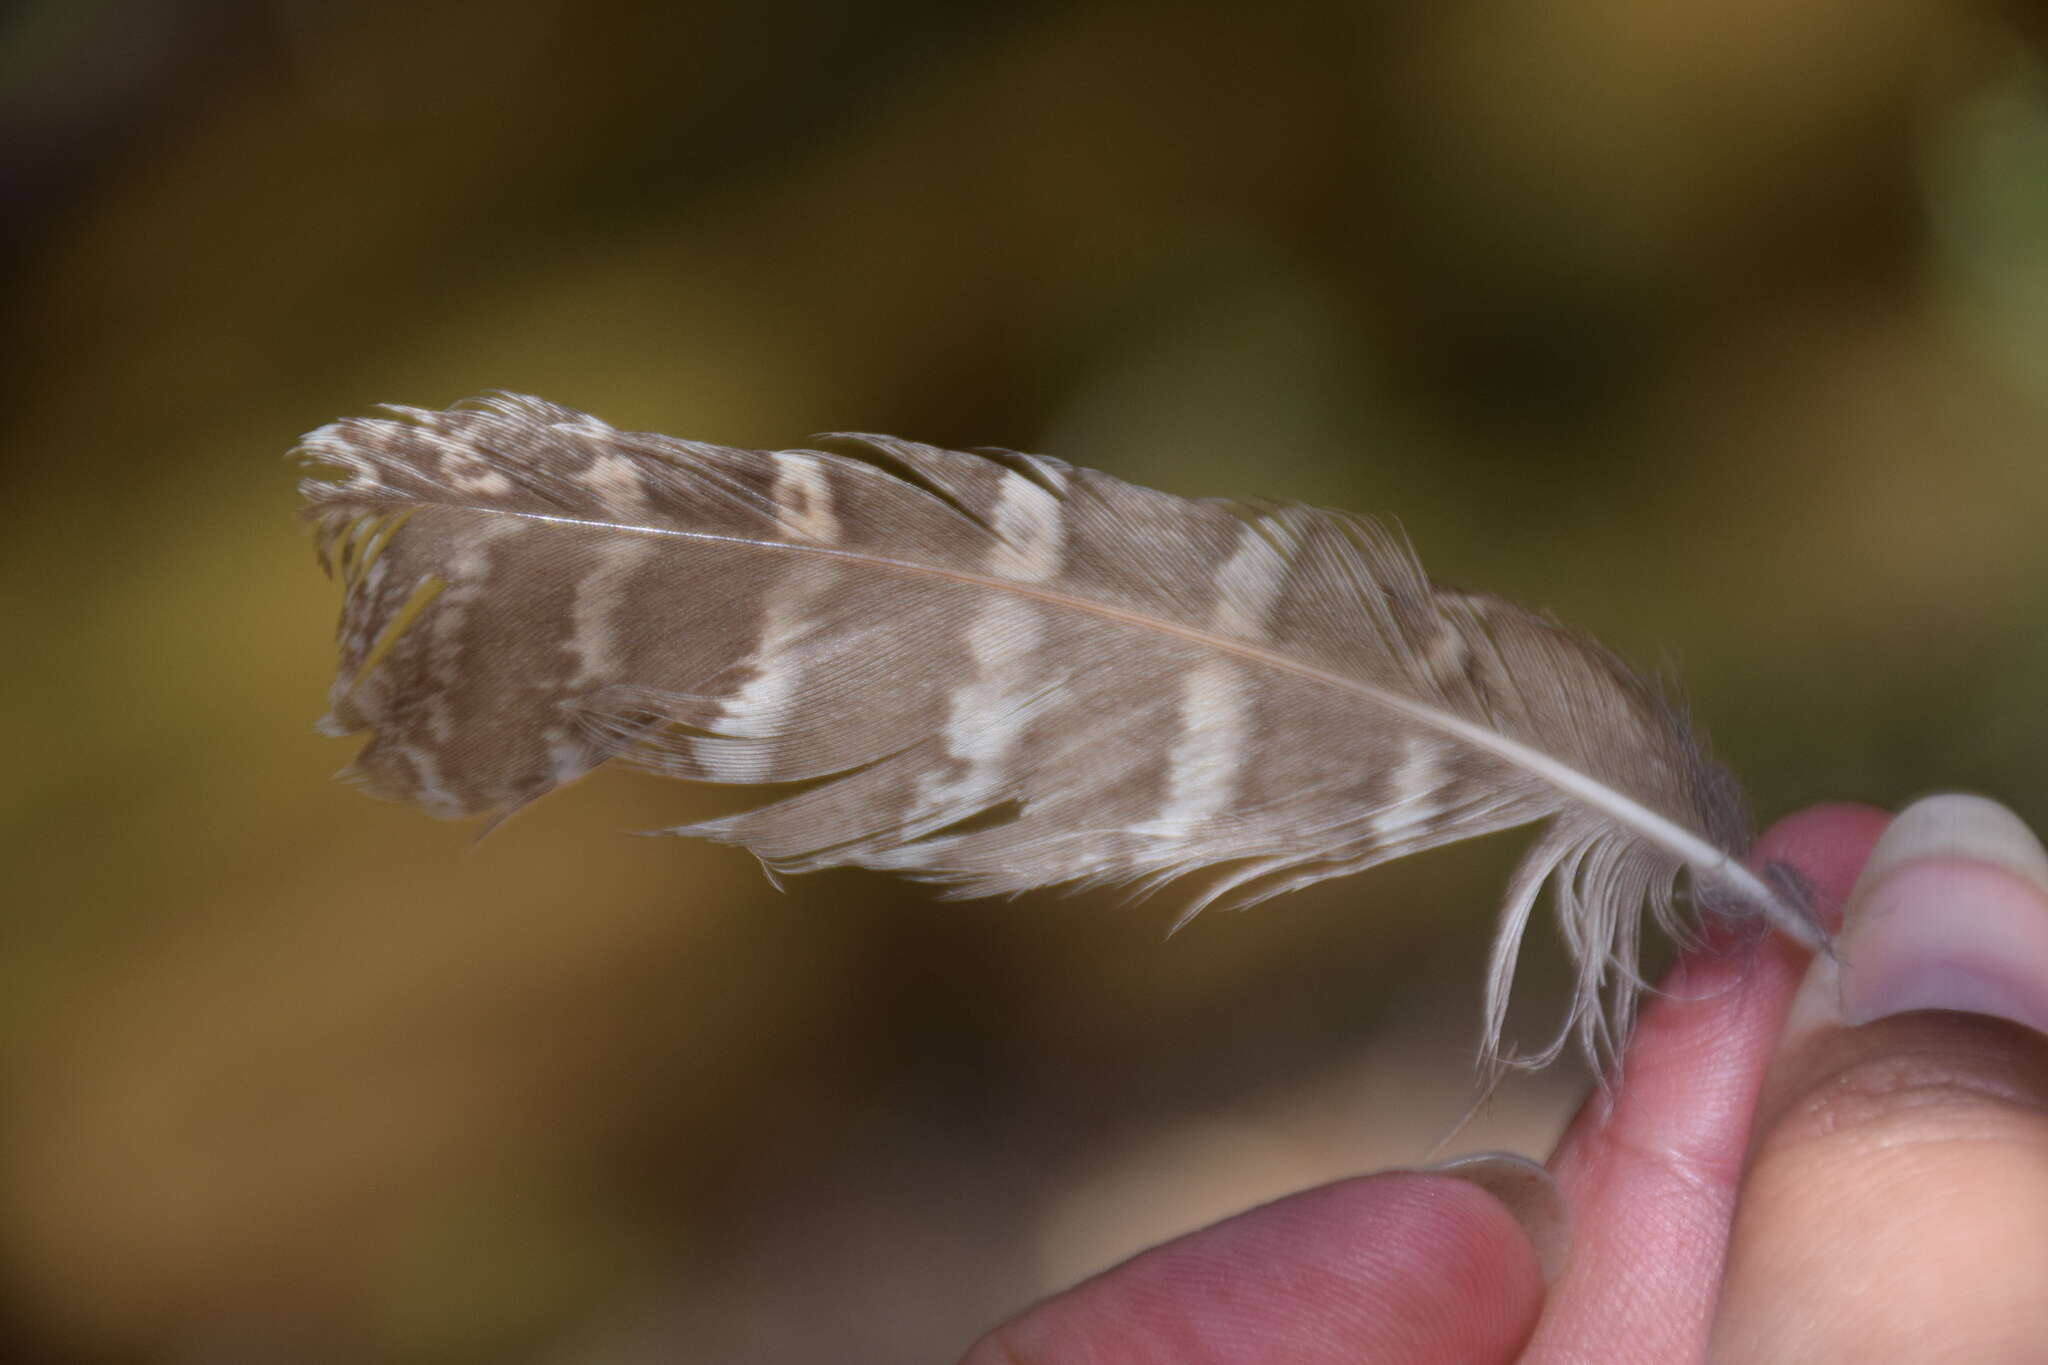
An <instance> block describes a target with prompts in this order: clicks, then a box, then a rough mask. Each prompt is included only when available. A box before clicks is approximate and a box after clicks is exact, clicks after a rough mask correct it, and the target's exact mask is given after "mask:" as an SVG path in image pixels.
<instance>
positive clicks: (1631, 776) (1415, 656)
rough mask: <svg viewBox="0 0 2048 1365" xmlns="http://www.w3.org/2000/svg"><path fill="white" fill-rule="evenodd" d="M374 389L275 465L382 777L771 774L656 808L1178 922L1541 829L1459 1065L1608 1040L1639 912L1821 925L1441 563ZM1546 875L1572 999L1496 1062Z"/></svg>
mask: <svg viewBox="0 0 2048 1365" xmlns="http://www.w3.org/2000/svg"><path fill="white" fill-rule="evenodd" d="M388 412H389V414H390V415H389V416H385V417H377V418H356V419H350V420H346V421H341V422H337V423H334V424H332V425H330V426H326V427H323V428H321V429H319V430H318V431H315V432H313V433H311V434H310V435H308V436H307V437H306V438H305V439H304V442H303V444H302V445H301V446H300V447H299V450H298V452H297V453H298V455H299V456H300V458H301V459H302V460H303V461H304V462H305V463H306V464H307V465H308V466H310V467H312V468H313V469H314V470H315V471H317V475H316V476H313V477H308V478H307V479H306V481H305V482H304V484H303V485H302V488H303V492H304V494H305V497H306V499H307V501H308V503H309V505H310V516H311V518H312V519H313V521H314V523H315V525H316V528H317V537H318V543H319V547H320V552H321V555H322V559H323V562H325V563H326V564H327V565H328V566H329V567H330V569H331V570H332V571H334V572H335V573H337V574H338V576H339V577H340V579H341V580H342V582H343V584H344V585H345V601H344V606H343V609H342V616H341V623H340V629H339V639H340V654H341V660H340V668H339V670H338V672H337V675H336V678H335V681H334V685H333V689H332V693H331V699H330V712H329V714H328V716H327V717H326V719H325V720H324V721H323V722H322V728H323V729H324V730H326V731H327V732H329V733H332V734H337V735H341V734H353V733H357V732H368V735H369V740H368V743H367V744H366V745H365V746H364V748H363V749H362V751H361V753H360V754H359V755H358V756H357V758H356V760H355V763H354V765H353V767H352V769H351V770H350V773H351V775H352V776H354V777H355V778H357V779H358V780H360V781H361V782H362V783H363V784H364V785H365V786H367V787H368V788H369V789H370V790H371V791H373V792H375V793H377V794H380V795H384V796H388V797H393V798H399V799H404V800H409V801H413V802H416V803H418V804H420V805H422V806H424V807H425V808H427V809H428V810H429V811H431V812H433V813H434V814H436V815H441V816H450V817H454V816H469V815H492V816H498V817H502V816H503V815H505V814H507V813H509V812H511V811H512V810H515V809H517V808H519V807H521V806H523V805H525V804H526V803H527V802H530V801H532V800H534V799H535V798H536V797H539V796H542V795H545V794H546V793H547V792H549V791H552V790H553V789H554V788H556V787H559V786H561V785H562V784H564V783H566V782H570V781H573V780H574V779H576V778H577V777H580V776H581V775H583V774H584V773H586V772H588V771H590V770H591V769H592V768H594V767H596V766H597V765H599V764H601V763H605V762H608V761H614V760H615V761H618V762H622V763H626V764H630V765H633V766H635V767H639V768H644V769H647V770H649V771H652V772H655V773H659V774H662V775H665V776H668V777H674V778H680V779H684V780H687V781H693V782H711V783H730V784H743V785H766V784H773V785H776V786H778V787H786V784H795V785H794V789H793V790H792V789H785V790H784V791H783V792H782V793H781V794H780V795H778V796H777V797H776V798H775V799H772V800H769V801H767V802H766V803H765V804H761V805H758V806H757V807H755V808H753V809H748V810H745V811H742V812H741V813H739V814H735V815H730V816H727V817H725V818H721V819H714V820H708V821H703V822H700V823H696V824H691V825H685V826H681V827H679V828H677V829H675V830H673V831H670V832H673V833H676V834H685V835H695V836H699V837H703V838H708V839H712V840H716V841H718V842H720V843H726V844H735V845H740V846H742V847H745V848H747V849H749V850H751V851H752V853H753V854H754V855H755V856H756V857H757V858H759V859H760V861H761V862H762V863H763V864H764V865H765V866H766V867H767V868H768V869H769V871H770V873H771V875H779V874H789V873H801V872H809V871H813V870H816V869H820V868H828V867H862V868H874V869H879V870H883V871H887V872H893V873H897V874H901V875H904V876H907V877H912V878H915V879H917V880H919V881H924V882H930V883H936V884H937V885H939V886H940V887H942V888H943V889H944V892H945V894H947V895H950V896H958V897H973V896H1002V895H1012V894H1015V893H1018V892H1022V891H1026V890H1029V889H1032V888H1036V887H1059V888H1068V889H1086V888H1097V887H1121V888H1125V889H1127V890H1129V891H1131V892H1133V893H1137V894H1144V893H1150V892H1156V891H1160V890H1162V889H1164V888H1166V887H1168V886H1169V885H1172V886H1175V887H1176V888H1177V889H1179V891H1180V894H1181V896H1182V897H1183V899H1182V902H1181V904H1182V915H1181V919H1182V921H1183V922H1184V921H1185V920H1186V919H1188V918H1190V917H1192V916H1193V915H1195V914H1196V913H1197V912H1199V911H1200V910H1202V909H1203V908H1204V907H1209V906H1218V907H1233V908H1242V907H1245V906H1249V905H1253V904H1255V903H1257V902H1259V901H1263V900H1265V899H1267V898H1269V897H1272V896H1276V895H1280V894H1282V893H1285V892H1288V891H1292V890H1295V889H1297V888H1299V887H1303V886H1307V885H1309V884H1310V883H1313V882H1317V881H1321V880H1323V879H1325V878H1328V877H1336V876H1343V875H1346V874H1348V873H1352V872H1357V871H1360V870H1362V869H1364V868H1368V867H1371V866H1373V865H1375V864H1377V863H1383V862H1386V861H1388V860H1389V859H1394V858H1399V857H1402V856H1404V855H1407V854H1410V853H1416V852H1419V851H1421V850H1424V849H1428V848H1434V847H1437V846H1439V845H1442V844H1448V843H1452V842H1455V841H1458V840H1462V839H1469V838H1472V837H1474V836H1477V835H1482V834H1487V833H1490V832H1493V831H1496V830H1502V829H1506V828H1509V827H1512V826H1519V825H1525V824H1532V823H1537V822H1541V824H1542V829H1541V831H1540V833H1538V835H1537V836H1536V838H1535V839H1534V841H1533V843H1532V844H1531V846H1530V847H1529V849H1528V851H1527V853H1526V854H1525V855H1524V857H1523V859H1522V861H1521V864H1520V866H1519V867H1518V868H1517V870H1516V871H1515V873H1514V874H1513V876H1512V877H1511V879H1510V881H1509V884H1508V887H1507V891H1506V896H1505V901H1504V904H1503V906H1502V908H1501V911H1500V921H1499V929H1498V937H1497V940H1496V944H1495V947H1494V950H1493V954H1492V960H1491V965H1490V969H1489V972H1488V976H1487V991H1486V1006H1485V1023H1484V1032H1483V1043H1482V1055H1483V1056H1484V1057H1485V1058H1486V1059H1487V1060H1489V1061H1491V1062H1494V1063H1506V1064H1514V1065H1540V1064H1543V1063H1546V1062H1549V1061H1551V1060H1553V1059H1555V1058H1556V1057H1557V1056H1558V1054H1559V1053H1560V1052H1561V1051H1562V1050H1563V1049H1564V1048H1565V1047H1566V1046H1568V1045H1569V1044H1570V1042H1571V1041H1572V1040H1573V1039H1574V1038H1576V1039H1577V1041H1578V1043H1579V1045H1580V1046H1581V1048H1582V1049H1583V1050H1584V1052H1585V1053H1586V1054H1587V1056H1588V1057H1589V1058H1590V1059H1592V1060H1593V1061H1594V1062H1595V1063H1596V1064H1600V1063H1602V1062H1604V1061H1606V1060H1608V1059H1610V1058H1611V1057H1612V1056H1613V1055H1614V1054H1615V1053H1616V1052H1617V1050H1618V1048H1619V1046H1620V1044H1621V1042H1622V1041H1623V1040H1624V1039H1625V1037H1626V1034H1627V1030H1628V1026H1629V1022H1630V1019H1631V1017H1632V1011H1633V1008H1634V1003H1635V1000H1636V997H1637V994H1638V991H1639V989H1640V988H1641V985H1642V982H1641V980H1640V977H1639V975H1638V968H1637V962H1638V953H1639V947H1640V943H1639V937H1640V925H1641V923H1642V921H1643V918H1644V911H1645V909H1647V911H1648V914H1649V917H1650V919H1651V920H1653V921H1654V922H1655V923H1656V924H1657V925H1659V926H1660V927H1661V928H1663V929H1664V930H1666V931H1667V932H1670V933H1673V934H1679V935H1683V934H1684V933H1685V932H1686V931H1687V929H1688V926H1689V925H1690V923H1691V919H1690V917H1689V916H1688V914H1687V907H1688V904H1690V905H1691V906H1693V907H1698V906H1701V905H1704V906H1707V907H1710V908H1711V909H1713V910H1714V911H1716V912H1718V913H1723V914H1730V915H1750V916H1754V917H1758V918H1761V919H1762V920H1764V921H1766V922H1768V923H1769V924H1770V925H1772V926H1773V927H1775V928H1776V929H1778V930H1780V931H1782V932H1783V933H1785V934H1787V935H1789V936H1790V937H1792V938H1794V939H1796V940H1798V941H1799V942H1801V943H1804V944H1806V945H1808V946H1812V947H1819V946H1821V945H1822V944H1823V942H1824V939H1823V936H1822V934H1821V932H1820V931H1819V930H1818V929H1817V928H1816V927H1815V924H1814V922H1813V919H1812V917H1811V916H1810V914H1808V913H1807V911H1806V908H1805V906H1804V905H1803V904H1801V903H1800V901H1799V899H1798V897H1797V896H1795V895H1790V894H1788V893H1787V892H1786V891H1784V890H1783V889H1781V888H1779V887H1775V886H1773V885H1771V884H1769V883H1767V882H1766V881H1765V880H1763V879H1761V878H1759V877H1757V876H1756V875H1754V874H1753V873H1751V872H1750V871H1749V869H1748V868H1747V867H1745V866H1744V864H1743V862H1742V856H1741V855H1742V853H1743V851H1744V849H1745V848H1746V846H1747V842H1748V825H1747V821H1746V817H1745V815H1744V813H1743V807H1742V801H1741V797H1740V793H1739V792H1738V790H1737V789H1736V786H1735V784H1734V783H1733V781H1732V780H1731V779H1730V778H1729V776H1728V774H1727V773H1726V772H1725V771H1724V770H1723V769H1722V768H1721V767H1719V766H1718V765H1716V764H1715V763H1714V762H1712V761H1711V760H1710V759H1709V757H1708V756H1707V754H1706V752H1705V749H1704V747H1703V745H1702V743H1701V741H1700V740H1699V739H1698V738H1697V737H1696V736H1695V735H1694V733H1693V732H1692V730H1691V728H1690V727H1689V725H1688V722H1687V720H1686V718H1685V715H1684V714H1683V712H1682V711H1681V710H1680V709H1679V708H1678V707H1677V706H1676V705H1675V704H1674V703H1673V702H1672V700H1671V699H1670V698H1669V697H1668V696H1667V695H1666V693H1665V691H1664V690H1663V689H1662V688H1661V687H1660V686H1659V685H1658V684H1656V683H1655V682H1653V681H1651V680H1649V679H1647V678H1645V677H1643V676H1642V675H1640V674H1638V673H1636V672H1634V671H1632V670H1631V669H1630V668H1629V667H1628V666H1627V665H1625V664H1624V663H1623V662H1622V661H1621V660H1620V659H1618V658H1617V657H1616V656H1615V655H1614V654H1612V653H1610V652H1609V651H1608V650H1606V649H1605V648H1603V647H1602V646H1600V645H1599V644H1598V643H1596V642H1595V641H1593V640H1592V639H1590V638H1588V637H1587V636H1585V635H1583V634H1580V633H1578V632H1575V631H1572V630H1569V629H1567V628H1565V627H1564V626H1562V625H1560V624H1558V623H1557V622H1556V621H1554V620H1552V619H1551V618H1549V617H1548V616H1544V615H1540V614H1537V613H1534V612H1531V611H1528V610H1525V609H1523V608H1521V607H1518V606H1516V605H1514V604H1513V603H1510V602H1507V601H1504V600H1502V599H1500V598H1497V597H1491V596H1488V595H1485V594H1483V593H1473V592H1465V591H1461V590H1458V589H1455V588H1449V587H1445V586H1442V585H1440V584H1437V583H1434V582H1432V581H1431V580H1430V579H1429V578H1428V577H1427V576H1426V575H1425V574H1424V573H1423V571H1422V568H1421V566H1420V565H1419V564H1418V562H1417V561H1416V558H1415V555H1414V553H1413V551H1412V550H1411V549H1410V548H1409V546H1408V545H1407V543H1406V541H1405V540H1404V539H1402V538H1401V537H1400V536H1399V535H1398V534H1396V533H1395V532H1393V531H1391V530H1390V529H1388V528H1387V527H1386V526H1384V525H1382V524H1380V523H1378V522H1375V521H1373V520H1370V519H1367V518H1364V517H1359V516H1352V515H1348V514H1345V513H1341V512H1331V511H1323V510H1319V509H1315V508H1310V507H1304V506H1299V505H1295V504H1289V503H1272V502H1238V501H1223V500H1210V499H1202V500H1191V499H1186V498H1178V497H1172V496H1169V495H1167V494H1164V493H1159V492H1154V491H1152V490H1150V489H1146V488H1140V487H1137V486H1135V485H1132V484H1129V483H1125V482H1123V481H1121V480H1118V479H1115V478H1112V477H1110V476H1108V475H1105V474H1100V473H1096V472H1094V471H1091V470H1087V469H1079V468H1075V467H1073V466H1070V465H1067V464H1063V463H1061V462H1059V461H1057V460H1053V459H1047V458H1044V457H1041V456H1034V455H1019V454H1011V453H1006V452H985V453H975V454H964V453H959V452H954V451H947V450H940V449H935V448H933V447H931V446H926V445H919V444H916V443H913V442H909V441H902V440H896V439H892V438H889V437H881V436H841V437H834V438H830V441H829V444H831V445H832V446H833V447H834V448H833V449H831V450H786V451H753V450H737V449H729V448H727V447H723V446H717V445H707V444H700V443H697V442H692V441H683V440H676V439H673V438H670V437H667V436H659V435H652V434H648V433H638V432H625V431H619V430H616V429H614V428H613V427H611V426H608V425H606V424H605V423H603V422H601V421H599V420H597V419H596V418H593V417H590V416H587V415H585V414H583V413H580V412H575V411H572V410H570V409H567V408H563V407H558V406H556V405H554V404H551V403H547V402H543V401H541V400H538V399H534V398H527V397H518V396H512V395H497V396H492V397H487V398H483V399H478V400H474V401H472V402H469V403H466V404H463V405H461V406H458V407H456V408H452V409H449V410H446V411H427V410H421V409H413V408H392V409H388ZM336 474H338V476H339V477H338V478H337V477H336ZM1546 885H1547V886H1548V887H1549V888H1550V891H1551V898H1550V899H1551V903H1552V905H1553V907H1554V912H1555V916H1556V920H1557V923H1558V926H1559V928H1560V931H1561V933H1562V937H1563V939H1564V943H1565V945H1566V947H1567V949H1568V951H1569V953H1570V955H1571V958H1572V960H1573V962H1574V964H1575V967H1576V977H1577V983H1576V990H1575V993H1574V1000H1573V1005H1572V1008H1571V1009H1570V1011H1569V1016H1568V1018H1567V1020H1566V1021H1565V1023H1564V1025H1563V1026H1562V1027H1561V1028H1560V1029H1559V1031H1558V1033H1557V1034H1556V1036H1555V1037H1554V1038H1552V1039H1551V1040H1550V1041H1549V1042H1548V1044H1547V1045H1546V1046H1544V1047H1542V1048H1540V1049H1536V1050H1534V1051H1532V1052H1526V1053H1524V1052H1515V1051H1511V1050H1510V1049H1509V1048H1508V1046H1507V1044H1506V1043H1505V1041H1504V1039H1503V1036H1502V1035H1503V1027H1504V1017H1505V1010H1506V1002H1507V995H1508V989H1509V986H1510V984H1511V981H1512V978H1513V975H1514V970H1515V963H1516V959H1517V956H1518V953H1519V951H1520V948H1521V944H1522V941H1523V937H1524V933H1525V930H1526V928H1527V926H1528V924H1529V921H1530V919H1531V917H1532V915H1533V913H1534V911H1535V908H1536V906H1537V904H1538V901H1539V899H1540V897H1541V893H1542V891H1543V889H1544V887H1545V886H1546Z"/></svg>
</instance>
